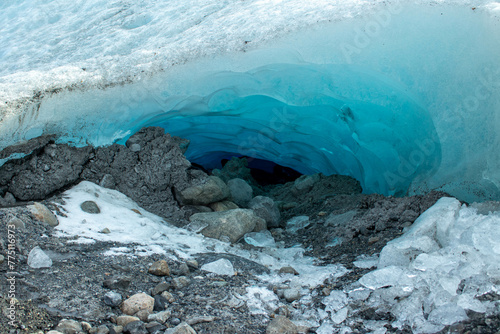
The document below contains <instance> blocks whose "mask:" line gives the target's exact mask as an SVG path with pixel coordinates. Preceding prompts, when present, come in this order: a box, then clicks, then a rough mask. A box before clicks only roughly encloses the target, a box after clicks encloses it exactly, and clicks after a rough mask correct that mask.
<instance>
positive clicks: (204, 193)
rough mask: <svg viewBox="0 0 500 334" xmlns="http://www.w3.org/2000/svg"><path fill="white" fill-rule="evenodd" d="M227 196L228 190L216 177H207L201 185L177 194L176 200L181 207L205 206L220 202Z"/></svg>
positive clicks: (228, 194)
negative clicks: (190, 205)
mask: <svg viewBox="0 0 500 334" xmlns="http://www.w3.org/2000/svg"><path fill="white" fill-rule="evenodd" d="M229 196H230V193H229V188H228V187H227V185H226V184H225V183H224V181H222V180H221V179H220V178H218V177H217V176H209V177H208V178H207V179H206V180H205V181H204V182H202V183H201V184H198V185H195V186H192V187H188V188H186V189H184V190H182V191H180V192H178V199H179V201H180V202H181V204H182V205H189V204H192V205H207V204H210V203H214V202H219V201H222V200H224V199H226V198H228V197H229Z"/></svg>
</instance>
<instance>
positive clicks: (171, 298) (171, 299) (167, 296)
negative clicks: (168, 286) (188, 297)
mask: <svg viewBox="0 0 500 334" xmlns="http://www.w3.org/2000/svg"><path fill="white" fill-rule="evenodd" d="M161 296H162V297H163V298H165V299H166V300H167V301H168V302H169V303H173V302H175V298H174V296H173V295H172V294H171V293H170V292H168V291H163V292H162V293H161Z"/></svg>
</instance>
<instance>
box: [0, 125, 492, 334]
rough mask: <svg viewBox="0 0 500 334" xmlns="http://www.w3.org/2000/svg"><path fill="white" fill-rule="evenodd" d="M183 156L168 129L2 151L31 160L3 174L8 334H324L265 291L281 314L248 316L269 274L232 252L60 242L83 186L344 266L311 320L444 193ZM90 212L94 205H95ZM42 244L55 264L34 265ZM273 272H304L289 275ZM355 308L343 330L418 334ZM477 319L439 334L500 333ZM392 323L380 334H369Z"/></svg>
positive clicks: (0, 221) (290, 299) (295, 307)
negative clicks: (234, 225)
mask: <svg viewBox="0 0 500 334" xmlns="http://www.w3.org/2000/svg"><path fill="white" fill-rule="evenodd" d="M186 145H187V144H186V142H185V141H183V140H180V139H177V138H175V137H174V138H172V137H170V136H168V135H164V134H163V131H160V130H158V129H149V130H147V129H146V130H143V131H141V132H140V133H139V134H138V135H136V136H134V137H132V138H131V140H129V142H127V145H126V146H119V145H114V146H112V147H108V148H101V149H96V148H90V147H87V148H79V149H75V148H71V147H69V146H65V145H56V144H54V142H53V141H52V138H50V137H44V138H40V139H38V141H37V142H30V143H27V144H26V145H24V146H22V147H18V148H9V151H8V152H7V151H3V153H2V152H0V156H3V155H7V156H8V155H10V154H12V153H13V152H14V153H16V152H17V153H24V154H28V155H27V156H26V157H24V158H22V159H19V160H16V161H13V162H9V163H7V164H5V165H4V166H2V167H1V168H0V184H1V190H2V193H1V195H2V202H1V203H0V205H3V208H0V228H1V229H2V231H4V232H3V233H1V234H0V235H1V239H0V254H2V256H0V262H1V264H0V274H1V275H2V276H3V278H2V281H1V284H0V307H1V309H2V312H3V316H2V317H1V318H0V332H1V333H48V332H49V331H53V332H52V333H57V332H60V333H64V334H67V333H102V334H104V333H136V334H137V333H200V334H201V333H212V334H216V333H221V334H222V333H315V332H316V328H315V327H306V326H296V325H294V324H293V323H292V322H290V320H289V319H290V318H291V319H292V320H293V319H294V314H295V313H296V312H301V310H302V308H301V307H302V306H301V305H300V304H299V303H298V301H297V299H298V298H299V297H300V296H294V294H293V289H289V288H288V287H286V286H285V287H283V286H281V285H280V284H277V285H272V284H270V285H268V288H269V290H271V291H273V292H274V294H275V295H276V296H277V298H279V303H278V304H276V308H275V309H272V310H271V309H270V310H268V311H267V314H252V312H251V310H250V308H249V304H248V303H247V302H246V299H245V295H246V294H247V293H248V288H249V287H252V286H254V285H255V284H256V283H261V284H262V280H261V278H260V277H259V275H261V274H263V273H269V272H270V270H269V268H267V267H266V266H263V265H261V264H258V263H256V262H253V261H251V260H249V259H245V258H242V257H238V256H236V255H234V254H229V253H200V254H196V255H195V256H194V257H193V258H192V259H190V260H188V261H181V260H179V259H177V258H175V257H168V256H164V255H159V254H148V255H146V256H133V257H131V256H129V255H126V254H125V255H114V256H105V255H103V253H104V252H105V251H106V250H109V249H110V248H112V247H123V246H126V247H133V246H134V245H133V244H128V245H122V244H119V243H116V242H113V243H109V242H102V241H97V242H95V243H92V244H82V243H72V242H71V240H72V238H71V237H61V236H60V235H58V234H57V233H56V232H55V226H56V225H57V219H55V218H56V217H58V216H59V217H62V216H64V215H65V212H64V206H63V204H64V201H65V198H64V196H62V195H61V194H62V192H63V191H64V190H66V189H68V188H69V187H71V186H72V185H74V184H76V183H78V182H80V181H82V180H88V181H92V182H94V183H99V184H100V185H102V186H104V187H107V188H113V189H117V190H119V191H120V192H122V193H124V194H126V195H128V196H129V197H131V198H132V199H133V200H134V201H136V202H138V203H139V204H140V205H141V206H142V207H144V208H145V209H147V210H148V211H151V212H153V213H155V214H158V215H160V216H161V217H164V218H165V219H167V220H168V221H170V222H172V223H173V224H175V225H177V226H180V227H184V228H191V229H193V228H194V229H195V230H197V231H199V232H200V233H202V234H204V235H205V236H208V237H213V238H217V239H219V240H222V241H226V242H233V244H234V247H237V248H241V249H257V250H258V249H259V247H258V246H256V245H252V244H248V243H247V242H245V239H244V238H241V236H242V235H243V234H245V233H248V232H258V231H263V230H269V231H270V232H271V235H272V236H273V237H274V239H275V241H276V243H277V244H280V245H281V246H283V247H293V246H296V245H300V246H302V247H303V248H304V249H306V255H310V256H313V257H315V258H316V259H317V260H316V265H317V266H325V265H328V264H340V265H343V266H344V267H345V268H346V269H348V270H346V271H345V274H344V275H341V276H338V277H330V278H329V279H327V280H325V281H324V282H323V283H322V284H320V285H317V286H315V287H313V288H310V289H309V295H310V302H309V305H308V307H310V308H316V309H321V308H323V309H324V308H325V305H323V304H322V303H321V300H322V298H324V297H325V296H328V295H330V293H332V291H336V290H345V289H347V288H349V287H352V286H355V285H356V282H357V280H358V279H359V278H360V277H362V276H363V275H364V274H365V273H367V272H368V271H370V266H365V268H360V267H359V266H356V265H355V262H356V261H357V260H359V259H367V258H368V259H369V257H370V256H373V255H377V254H378V253H380V251H381V249H382V248H383V247H384V246H385V245H386V244H387V242H388V241H390V240H393V239H395V238H397V237H399V236H400V235H402V233H403V231H404V230H405V229H406V228H408V227H409V226H411V225H412V223H413V222H414V221H415V219H416V218H417V217H418V216H419V215H420V214H421V213H422V212H424V211H425V210H426V209H428V208H429V207H430V206H432V205H433V204H434V203H435V202H436V201H437V200H438V199H439V198H440V197H442V196H444V195H445V194H443V193H437V192H436V193H430V194H427V195H425V196H412V197H404V198H392V197H384V196H381V195H365V194H361V187H360V186H359V184H358V183H357V181H355V180H353V179H351V178H348V177H343V176H329V177H327V176H323V175H320V174H318V175H313V176H302V177H301V178H299V179H297V180H296V181H295V182H289V183H287V184H284V185H267V186H260V185H258V184H257V183H256V182H255V181H254V180H253V179H252V177H251V175H250V171H249V170H248V168H246V162H245V159H233V160H231V161H230V162H228V163H227V164H226V165H225V166H224V168H223V169H222V170H215V171H212V173H211V174H212V175H211V176H209V175H206V174H205V172H204V171H201V170H199V169H195V168H192V167H190V164H189V162H188V161H187V160H185V158H184V156H183V155H182V153H183V151H184V150H185V148H186ZM30 152H32V153H30ZM68 159H69V160H71V161H72V162H71V163H68V162H65V160H68ZM57 170H59V171H60V172H59V173H56V171H57ZM256 195H257V196H256ZM155 199H156V200H155ZM34 201H37V203H38V202H39V203H38V204H34ZM47 208H48V209H50V210H47ZM82 209H83V207H82ZM85 210H98V208H97V209H95V208H93V207H92V205H90V206H89V207H86V208H85ZM228 212H229V213H228ZM235 212H236V213H238V214H239V216H237V217H238V221H239V222H241V221H245V224H243V223H241V226H240V225H238V227H239V228H241V229H244V230H241V231H240V230H238V231H232V230H231V231H227V230H228V228H227V227H224V226H222V225H217V226H215V225H214V224H215V223H214V221H216V220H217V219H218V218H217V217H219V216H220V215H223V214H224V215H228V214H231V213H235ZM54 214H55V215H54ZM217 215H219V216H217ZM226 218H227V219H232V216H229V218H228V217H225V218H224V219H226ZM13 226H14V227H13ZM75 238H76V237H73V239H75ZM10 245H13V246H10ZM37 246H38V247H40V248H41V249H43V252H44V254H45V255H46V256H48V258H50V260H47V259H45V260H47V261H50V265H46V266H43V267H41V268H36V266H35V267H33V262H31V261H33V249H34V248H36V247H37ZM9 255H10V256H11V257H9ZM221 259H226V260H229V261H230V262H231V263H232V265H233V266H234V270H235V271H236V274H234V275H218V274H214V273H210V272H208V271H206V270H201V267H202V266H203V265H205V264H210V263H213V262H215V261H217V260H221ZM42 260H43V259H42ZM30 264H31V265H30ZM372 269H373V268H372ZM275 274H276V275H293V274H297V273H296V272H295V270H294V268H293V264H291V267H283V268H282V269H281V270H280V273H278V272H276V273H275ZM498 297H499V296H498V295H491V296H489V295H488V296H485V297H484V298H491V299H492V300H498ZM351 308H352V312H350V314H349V316H348V318H347V319H346V320H345V322H344V324H345V325H346V326H347V327H344V332H349V331H350V332H353V333H368V332H377V333H385V332H387V333H411V331H410V330H409V329H403V330H400V329H396V328H393V327H391V325H390V321H391V320H392V315H391V314H390V313H388V312H386V311H385V310H377V309H372V308H368V307H365V306H364V305H363V302H362V301H361V302H360V303H359V304H358V305H352V306H351ZM13 309H15V312H14V313H12V312H11V310H13ZM468 316H469V320H468V321H466V322H462V323H459V324H455V325H452V326H451V327H447V328H446V329H444V330H443V331H442V332H443V333H498V329H499V328H500V318H499V317H497V316H488V317H485V316H484V315H482V314H474V313H470V314H468ZM384 322H385V325H384V326H383V328H372V327H370V324H373V323H377V324H379V325H380V324H383V323H384ZM346 328H349V330H348V331H346Z"/></svg>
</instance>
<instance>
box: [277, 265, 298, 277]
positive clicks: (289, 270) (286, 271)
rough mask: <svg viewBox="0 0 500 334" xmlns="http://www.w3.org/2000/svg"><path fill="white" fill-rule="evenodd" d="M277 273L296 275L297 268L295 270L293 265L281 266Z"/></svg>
mask: <svg viewBox="0 0 500 334" xmlns="http://www.w3.org/2000/svg"><path fill="white" fill-rule="evenodd" d="M279 273H280V274H293V275H298V274H299V273H298V272H297V270H295V269H294V268H293V267H290V266H288V267H282V268H281V269H280V270H279Z"/></svg>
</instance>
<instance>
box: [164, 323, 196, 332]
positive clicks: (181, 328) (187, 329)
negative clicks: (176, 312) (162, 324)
mask: <svg viewBox="0 0 500 334" xmlns="http://www.w3.org/2000/svg"><path fill="white" fill-rule="evenodd" d="M165 334H196V331H195V330H194V329H193V327H191V326H189V325H188V324H187V323H185V322H181V323H180V324H179V325H177V326H175V327H174V328H169V329H167V330H166V331H165Z"/></svg>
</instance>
